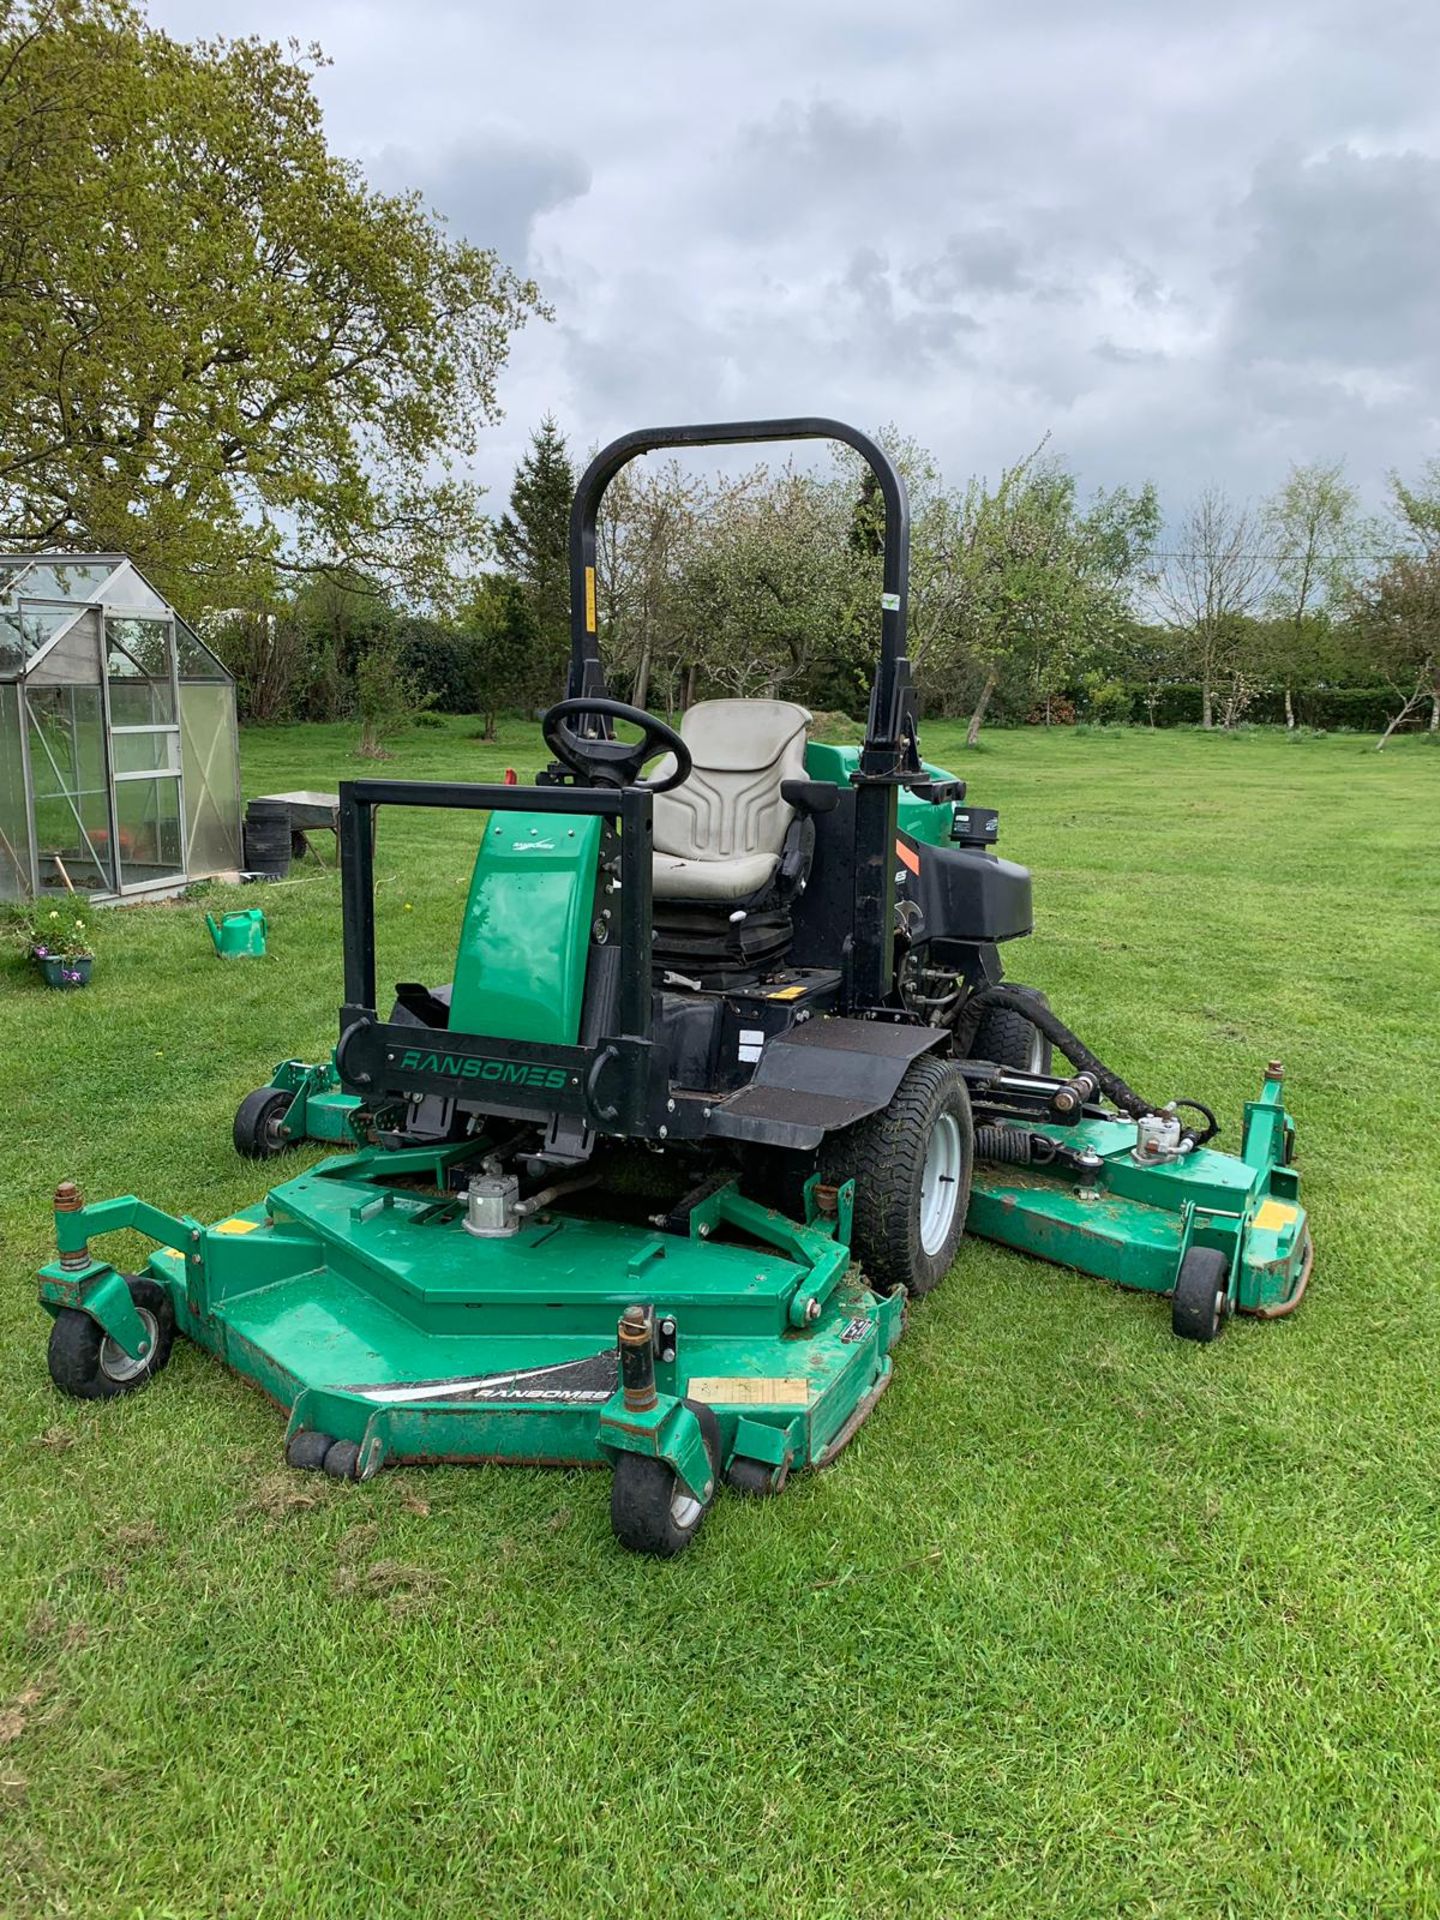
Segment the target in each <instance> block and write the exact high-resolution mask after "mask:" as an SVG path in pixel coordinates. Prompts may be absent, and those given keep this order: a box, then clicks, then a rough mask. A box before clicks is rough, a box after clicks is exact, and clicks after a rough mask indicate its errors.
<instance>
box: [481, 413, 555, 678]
mask: <svg viewBox="0 0 1440 1920" xmlns="http://www.w3.org/2000/svg"><path fill="white" fill-rule="evenodd" d="M574 491H575V474H574V471H573V469H572V468H571V465H570V456H569V454H568V453H567V452H566V450H565V439H564V436H563V434H562V433H561V432H560V428H559V426H558V424H557V423H556V421H555V420H554V419H553V418H552V417H551V416H550V415H549V414H547V415H546V416H545V418H544V419H543V420H542V421H541V422H540V425H539V426H538V427H537V428H536V430H535V432H534V433H533V434H532V435H531V437H530V447H529V450H528V452H527V453H526V454H525V455H524V457H523V458H522V460H521V462H520V464H519V466H518V467H517V468H516V469H515V482H514V485H513V486H512V487H511V489H510V510H509V512H508V513H506V514H503V515H502V516H501V519H500V523H499V525H498V526H497V527H496V529H495V546H496V550H497V551H498V553H499V555H500V560H501V563H502V565H503V566H504V567H505V568H506V569H507V570H508V571H509V572H510V573H512V574H513V575H514V576H515V578H516V579H517V580H518V581H519V582H520V584H521V586H522V587H523V589H524V591H525V597H526V600H527V602H528V604H529V608H530V617H531V620H532V622H533V625H534V629H535V636H536V658H535V662H534V668H535V684H534V686H533V688H532V692H533V693H534V695H535V697H536V698H537V699H546V700H549V699H553V698H556V697H558V695H559V692H560V686H559V680H560V677H561V675H562V674H563V672H564V662H565V654H566V649H567V646H568V644H569V637H570V500H571V496H572V495H573V493H574Z"/></svg>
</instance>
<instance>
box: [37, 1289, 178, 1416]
mask: <svg viewBox="0 0 1440 1920" xmlns="http://www.w3.org/2000/svg"><path fill="white" fill-rule="evenodd" d="M125 1284H126V1286H127V1287H129V1289H130V1298H131V1299H132V1300H133V1301H134V1302H135V1311H136V1312H137V1313H138V1314H139V1316H140V1318H141V1320H142V1321H144V1323H145V1332H146V1335H147V1337H148V1339H149V1341H150V1351H149V1352H148V1353H147V1354H145V1356H144V1357H143V1358H142V1359H139V1360H132V1359H131V1357H130V1355H129V1354H128V1353H126V1351H125V1349H124V1348H123V1347H122V1346H119V1345H118V1344H117V1343H116V1342H115V1341H114V1340H112V1339H111V1338H110V1336H109V1334H107V1333H106V1331H105V1329H104V1328H103V1327H102V1326H101V1325H100V1323H99V1321H98V1320H92V1319H91V1318H90V1316H89V1314H88V1313H82V1312H81V1310H80V1309H79V1308H78V1307H62V1308H61V1309H60V1311H59V1313H57V1314H56V1316H55V1320H54V1324H53V1325H52V1326H51V1328H50V1352H49V1362H50V1378H51V1379H52V1380H53V1381H54V1382H55V1384H56V1386H57V1387H58V1388H59V1389H60V1391H61V1393H68V1394H69V1395H70V1397H71V1399H72V1400H114V1399H117V1398H118V1397H119V1395H120V1394H122V1393H134V1392H135V1390H136V1388H137V1387H143V1386H144V1385H145V1383H146V1381H147V1380H150V1379H152V1378H153V1377H154V1375H155V1374H157V1373H159V1372H160V1370H161V1368H162V1367H164V1366H165V1364H166V1362H167V1361H168V1360H169V1358H170V1349H171V1347H172V1346H174V1344H175V1309H174V1307H173V1306H172V1305H171V1304H170V1296H169V1294H168V1293H166V1291H165V1289H164V1288H163V1287H162V1286H161V1285H160V1284H159V1282H158V1281H155V1280H145V1279H141V1278H139V1277H132V1276H127V1277H126V1281H125Z"/></svg>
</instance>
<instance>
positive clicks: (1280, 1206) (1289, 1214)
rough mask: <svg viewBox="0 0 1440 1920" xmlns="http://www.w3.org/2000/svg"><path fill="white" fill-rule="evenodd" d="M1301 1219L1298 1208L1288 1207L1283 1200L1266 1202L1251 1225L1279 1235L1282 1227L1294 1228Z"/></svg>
mask: <svg viewBox="0 0 1440 1920" xmlns="http://www.w3.org/2000/svg"><path fill="white" fill-rule="evenodd" d="M1299 1218H1300V1209H1299V1208H1298V1207H1287V1206H1286V1205H1285V1203H1284V1201H1283V1200H1266V1201H1263V1202H1262V1203H1261V1205H1260V1207H1259V1208H1258V1209H1257V1211H1256V1214H1255V1218H1254V1219H1253V1220H1252V1221H1251V1223H1250V1224H1251V1226H1254V1227H1264V1228H1265V1229H1266V1231H1267V1232H1269V1233H1279V1231H1280V1229H1281V1228H1282V1227H1293V1226H1294V1224H1295V1222H1296V1221H1297V1220H1298V1219H1299Z"/></svg>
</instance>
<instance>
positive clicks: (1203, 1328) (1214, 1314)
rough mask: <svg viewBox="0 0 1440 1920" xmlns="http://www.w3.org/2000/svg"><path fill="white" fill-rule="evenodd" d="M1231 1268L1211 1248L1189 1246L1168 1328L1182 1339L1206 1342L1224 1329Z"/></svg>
mask: <svg viewBox="0 0 1440 1920" xmlns="http://www.w3.org/2000/svg"><path fill="white" fill-rule="evenodd" d="M1229 1290H1230V1265H1229V1262H1228V1261H1227V1260H1226V1258H1225V1255H1224V1254H1223V1253H1220V1252H1219V1251H1218V1250H1217V1249H1216V1248H1214V1247H1191V1249H1190V1251H1189V1252H1188V1253H1187V1254H1186V1255H1185V1258H1184V1259H1183V1260H1182V1261H1181V1262H1180V1271H1179V1273H1178V1274H1177V1275H1176V1278H1175V1291H1174V1293H1173V1294H1172V1296H1171V1299H1170V1328H1171V1331H1172V1332H1173V1333H1174V1334H1175V1335H1176V1336H1177V1337H1178V1338H1179V1339H1181V1340H1199V1341H1201V1342H1202V1343H1208V1342H1209V1341H1211V1340H1215V1339H1218V1337H1219V1336H1220V1334H1222V1333H1223V1332H1224V1330H1225V1316H1226V1312H1227V1310H1228V1294H1229Z"/></svg>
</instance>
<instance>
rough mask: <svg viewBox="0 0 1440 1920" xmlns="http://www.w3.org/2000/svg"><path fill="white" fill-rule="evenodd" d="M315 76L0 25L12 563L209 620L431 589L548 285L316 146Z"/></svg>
mask: <svg viewBox="0 0 1440 1920" xmlns="http://www.w3.org/2000/svg"><path fill="white" fill-rule="evenodd" d="M319 62H320V56H319V54H318V53H316V52H313V51H312V52H311V53H309V54H304V55H302V54H299V53H297V52H294V51H293V50H292V51H289V52H287V51H284V50H282V49H281V48H279V47H278V46H275V45H272V44H267V43H264V42H261V41H259V40H253V39H249V40H239V41H231V42H226V41H214V42H196V43H194V44H185V43H182V42H179V41H176V40H172V39H171V38H169V37H168V36H167V35H165V34H163V33H160V32H157V31H154V30H152V29H151V28H150V27H149V26H147V24H146V23H145V21H144V20H143V18H142V17H141V15H140V14H139V13H138V12H136V11H135V10H133V9H132V8H131V7H130V6H129V5H127V4H125V0H0V538H3V539H4V540H5V541H6V542H7V543H9V544H13V545H19V546H46V545H60V546H64V545H75V546H95V547H116V548H125V549H128V550H130V551H131V552H133V553H135V554H136V555H137V557H138V558H140V559H141V561H142V562H143V563H144V564H145V565H146V566H147V568H148V569H149V570H150V571H151V572H152V573H153V574H154V576H155V577H156V579H157V580H158V581H159V582H160V583H161V584H162V585H164V586H168V587H169V588H170V589H171V591H179V590H181V589H182V588H183V589H185V590H186V597H187V599H188V600H189V601H190V602H191V603H192V604H193V602H194V600H195V599H196V598H197V597H198V596H202V595H203V597H204V598H206V599H208V600H210V602H211V603H212V604H221V605H229V604H239V603H244V604H247V605H248V604H252V603H253V600H254V587H255V583H256V581H257V578H273V577H274V575H275V572H276V570H277V568H285V567H289V568H299V569H311V570H323V569H327V568H335V569H341V570H344V571H346V572H350V571H352V570H359V571H362V572H363V573H364V574H366V575H367V576H368V577H372V578H374V577H379V578H383V579H385V580H386V581H387V582H390V583H392V584H397V585H399V586H400V587H401V588H402V589H403V590H405V591H406V592H409V593H411V594H419V595H426V594H430V595H433V594H436V593H438V592H440V591H441V590H442V589H443V588H444V586H445V585H446V583H447V582H448V579H449V576H450V569H451V567H452V565H453V564H454V563H455V562H456V560H457V559H460V558H463V555H464V553H465V551H466V549H467V548H470V549H473V548H475V547H476V546H477V545H478V544H479V542H480V541H481V538H482V534H483V523H482V521H481V518H480V515H479V511H478V501H477V495H476V492H475V489H474V488H473V487H472V486H470V485H469V484H467V483H466V482H465V481H464V479H463V478H459V477H457V469H458V467H459V465H460V464H461V463H463V461H464V459H465V457H466V456H467V455H468V454H469V453H470V452H471V450H472V449H473V447H474V445H475V440H476V434H477V431H478V429H479V428H480V427H481V426H482V425H483V424H484V423H485V422H486V421H488V420H490V419H492V418H493V417H494V414H495V411H496V408H495V379H496V375H497V372H498V370H499V368H500V366H501V365H502V364H503V361H504V358H505V354H506V349H507V343H508V339H509V335H510V333H511V331H512V330H513V329H514V328H515V327H517V326H519V325H520V324H522V322H523V321H524V320H525V319H526V317H527V316H528V315H529V314H531V313H534V312H535V311H537V310H538V298H537V294H536V290H535V288H534V287H533V286H532V285H530V284H529V283H528V282H526V281H522V280H519V279H517V278H516V277H515V276H514V275H513V274H512V273H511V272H509V271H508V270H507V269H506V268H505V267H504V266H503V265H502V264H501V263H500V261H499V260H498V259H497V258H496V256H495V255H494V254H493V253H491V252H488V251H485V250H483V249H482V248H479V247H476V246H473V245H470V244H469V243H467V242H465V241H462V240H458V239H453V238H451V237H449V236H448V235H447V234H446V233H445V232H444V230H443V228H442V227H441V226H440V225H439V224H438V223H437V222H436V220H435V219H434V218H433V217H431V216H430V215H429V214H428V213H427V212H426V211H425V209H424V207H423V205H422V204H421V202H420V200H419V199H418V198H417V197H416V196H414V195H402V196H393V195H387V194H379V193H375V192H372V191H371V190H370V188H369V187H368V186H367V185H366V183H365V181H364V180H363V178H362V177H361V175H360V173H359V170H358V169H357V168H356V167H355V166H354V165H353V164H352V163H350V162H348V161H345V160H342V159H340V158H338V157H337V156H336V155H335V154H333V153H332V152H331V151H330V149H329V147H328V146H327V144H326V140H325V133H324V128H323V126H322V122H321V115H320V108H319V105H318V103H317V101H316V99H315V95H314V92H313V88H312V78H313V74H314V71H315V68H316V66H317V65H318V64H319Z"/></svg>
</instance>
